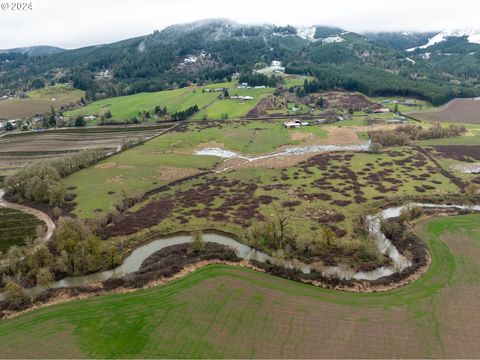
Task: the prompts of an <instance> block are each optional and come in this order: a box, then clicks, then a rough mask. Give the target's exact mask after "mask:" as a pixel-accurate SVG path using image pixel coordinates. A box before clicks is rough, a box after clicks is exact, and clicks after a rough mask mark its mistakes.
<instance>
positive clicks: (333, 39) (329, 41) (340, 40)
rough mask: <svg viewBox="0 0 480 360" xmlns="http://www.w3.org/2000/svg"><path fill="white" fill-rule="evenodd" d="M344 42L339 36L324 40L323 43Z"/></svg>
mask: <svg viewBox="0 0 480 360" xmlns="http://www.w3.org/2000/svg"><path fill="white" fill-rule="evenodd" d="M344 41H345V39H344V38H342V37H340V36H338V35H335V36H329V37H327V38H325V39H323V40H322V42H323V43H325V44H331V43H339V42H344Z"/></svg>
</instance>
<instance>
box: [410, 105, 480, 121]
mask: <svg viewBox="0 0 480 360" xmlns="http://www.w3.org/2000/svg"><path fill="white" fill-rule="evenodd" d="M409 115H410V116H412V117H414V118H418V119H420V120H424V121H435V122H459V123H470V124H480V101H478V100H474V99H455V100H452V101H450V102H449V103H448V104H446V105H444V106H442V107H440V108H438V109H437V110H432V111H424V112H417V113H410V114H409Z"/></svg>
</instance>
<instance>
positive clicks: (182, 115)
mask: <svg viewBox="0 0 480 360" xmlns="http://www.w3.org/2000/svg"><path fill="white" fill-rule="evenodd" d="M198 111H199V108H198V106H197V105H193V106H190V107H189V108H188V109H185V110H180V111H177V112H174V113H173V114H171V115H170V119H171V120H172V121H182V120H186V119H188V118H189V117H190V116H192V115H193V114H195V113H196V112H198Z"/></svg>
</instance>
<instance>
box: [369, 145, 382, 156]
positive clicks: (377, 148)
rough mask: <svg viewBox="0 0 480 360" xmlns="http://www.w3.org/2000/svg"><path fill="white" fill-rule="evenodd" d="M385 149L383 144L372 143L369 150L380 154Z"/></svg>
mask: <svg viewBox="0 0 480 360" xmlns="http://www.w3.org/2000/svg"><path fill="white" fill-rule="evenodd" d="M382 150H383V146H382V144H380V143H372V144H371V145H370V148H369V149H368V151H369V152H370V153H372V154H380V153H381V152H382Z"/></svg>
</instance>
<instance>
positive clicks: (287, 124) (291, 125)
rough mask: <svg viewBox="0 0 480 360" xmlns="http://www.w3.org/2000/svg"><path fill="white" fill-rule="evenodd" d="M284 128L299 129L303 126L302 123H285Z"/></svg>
mask: <svg viewBox="0 0 480 360" xmlns="http://www.w3.org/2000/svg"><path fill="white" fill-rule="evenodd" d="M283 126H285V127H286V128H287V129H291V128H298V127H300V126H302V125H301V124H300V123H298V122H292V121H290V122H284V123H283Z"/></svg>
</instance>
